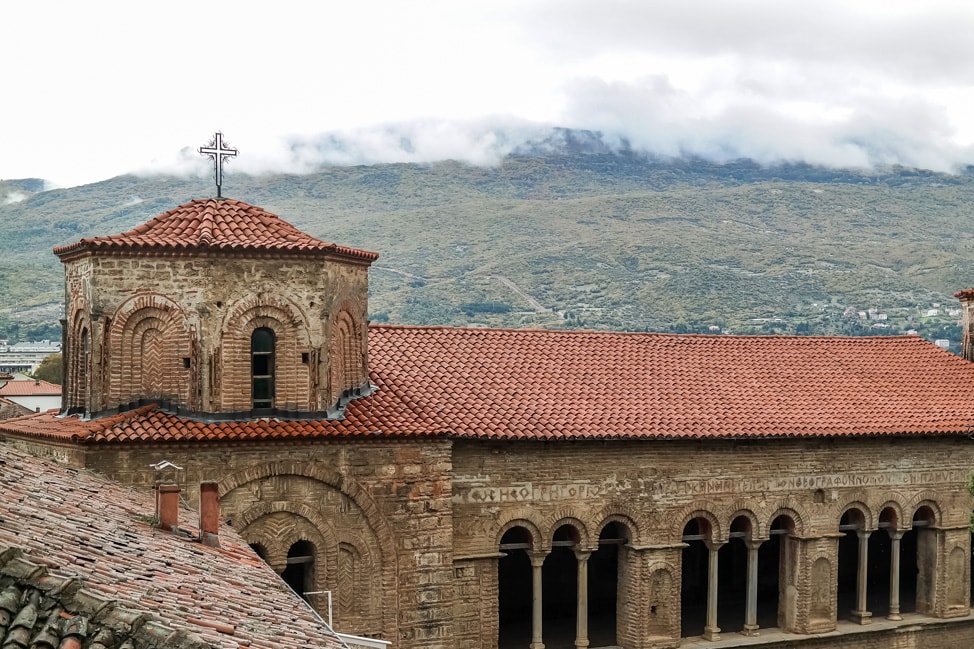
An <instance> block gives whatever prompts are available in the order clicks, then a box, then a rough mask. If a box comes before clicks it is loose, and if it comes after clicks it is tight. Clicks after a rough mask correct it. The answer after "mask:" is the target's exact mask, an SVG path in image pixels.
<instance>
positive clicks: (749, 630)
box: [741, 624, 761, 638]
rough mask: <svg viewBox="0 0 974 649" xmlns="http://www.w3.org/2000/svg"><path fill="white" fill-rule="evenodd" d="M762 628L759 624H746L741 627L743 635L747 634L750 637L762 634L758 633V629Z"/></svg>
mask: <svg viewBox="0 0 974 649" xmlns="http://www.w3.org/2000/svg"><path fill="white" fill-rule="evenodd" d="M760 628H761V627H759V626H758V625H757V624H745V625H744V628H743V629H741V635H746V636H748V637H749V638H754V637H756V636H759V635H761V634H760V633H758V629H760Z"/></svg>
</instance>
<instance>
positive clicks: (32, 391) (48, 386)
mask: <svg viewBox="0 0 974 649" xmlns="http://www.w3.org/2000/svg"><path fill="white" fill-rule="evenodd" d="M56 394H57V395H59V394H61V386H60V385H55V384H53V383H48V382H47V381H38V380H34V379H31V380H30V381H8V382H7V383H6V385H3V386H0V397H38V396H51V395H56Z"/></svg>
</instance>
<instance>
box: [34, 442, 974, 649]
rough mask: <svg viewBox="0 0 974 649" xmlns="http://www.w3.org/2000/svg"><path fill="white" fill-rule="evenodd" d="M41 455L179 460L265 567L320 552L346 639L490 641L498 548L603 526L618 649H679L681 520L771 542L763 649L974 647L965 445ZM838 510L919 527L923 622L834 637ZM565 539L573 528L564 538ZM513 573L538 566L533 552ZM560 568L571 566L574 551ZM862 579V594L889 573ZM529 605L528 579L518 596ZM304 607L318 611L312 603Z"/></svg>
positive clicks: (715, 538) (288, 448) (264, 448)
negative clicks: (217, 499)
mask: <svg viewBox="0 0 974 649" xmlns="http://www.w3.org/2000/svg"><path fill="white" fill-rule="evenodd" d="M16 443H17V444H19V445H26V446H34V445H36V446H38V447H39V448H40V447H47V446H48V445H46V444H44V443H37V442H32V441H29V440H18V441H17V442H16ZM51 448H53V449H54V450H55V451H57V452H58V453H60V454H62V455H65V456H66V457H65V458H64V459H65V461H71V462H72V463H74V464H83V465H86V466H88V467H90V468H93V469H96V470H98V471H101V472H103V473H106V474H108V475H110V476H112V477H114V478H116V479H118V480H120V481H122V482H125V483H129V484H136V485H142V486H145V487H149V486H151V485H152V484H153V483H154V482H155V481H156V480H157V479H158V478H159V475H158V474H157V473H156V472H155V471H154V470H153V469H151V468H150V466H149V465H150V464H152V463H155V462H158V461H160V460H163V459H167V460H170V461H171V462H174V463H175V464H177V465H180V466H181V467H183V471H182V472H181V473H179V474H178V475H179V480H180V481H181V482H182V483H183V484H185V485H186V487H187V489H188V493H189V500H190V502H191V503H192V502H194V501H195V497H196V496H195V491H194V490H195V485H197V484H198V483H199V482H200V481H203V480H206V481H211V480H212V481H216V482H218V483H219V485H220V493H221V506H222V508H223V514H224V516H225V517H226V518H229V519H230V520H231V522H232V524H233V525H234V526H235V527H236V528H237V529H238V530H239V531H240V532H241V534H242V535H243V536H244V538H246V539H247V540H248V541H249V542H251V543H253V544H255V545H258V546H260V547H261V548H262V549H263V550H264V551H265V556H266V558H267V560H268V561H269V562H270V563H271V565H273V566H274V567H275V568H277V569H279V570H280V569H282V568H283V566H284V565H286V556H287V555H286V553H287V549H288V547H289V546H290V545H292V544H293V543H294V542H295V541H297V540H303V541H308V542H310V543H311V544H312V545H313V547H314V549H315V553H316V554H315V584H314V588H315V589H318V590H332V591H333V594H334V602H335V604H334V613H335V622H336V627H337V628H338V630H339V631H344V632H349V633H354V634H359V635H371V636H374V637H380V638H383V639H386V640H390V641H392V642H393V646H394V647H401V648H404V649H420V648H427V647H429V648H442V649H448V648H449V649H453V648H455V649H474V648H475V647H485V648H488V649H490V648H491V647H496V646H497V641H498V632H499V625H500V622H499V612H498V602H499V598H500V591H501V587H500V584H499V578H498V574H499V573H498V571H499V562H500V561H502V560H503V559H502V557H504V556H505V555H509V554H511V553H516V552H527V553H529V554H531V555H532V557H533V558H532V561H537V562H538V566H542V565H543V562H544V561H545V560H547V559H546V557H548V556H551V555H553V554H554V553H555V552H556V551H557V552H561V553H562V555H563V556H564V554H565V552H567V550H568V549H567V548H566V547H564V546H565V544H566V543H567V544H572V549H573V550H577V551H579V553H580V554H579V555H578V556H587V557H588V561H589V565H592V564H593V563H594V562H595V558H596V557H597V556H598V553H599V552H601V551H602V549H603V546H602V545H601V544H600V539H599V537H600V534H601V533H603V532H604V531H605V530H606V529H609V528H610V527H611V529H612V530H613V533H612V534H611V535H610V536H614V537H615V536H620V535H621V536H622V537H623V538H621V539H617V540H619V541H622V544H621V545H618V546H617V548H618V549H617V553H618V554H617V558H616V561H617V565H618V584H617V586H616V589H617V590H616V600H617V601H616V618H617V619H616V625H615V638H616V644H617V645H618V646H620V647H624V648H625V649H661V648H664V647H678V646H681V645H685V644H686V641H683V640H681V637H680V636H681V633H682V631H681V629H682V628H681V622H682V618H681V616H682V614H683V612H682V611H681V591H682V587H681V584H682V580H683V579H684V578H685V576H684V574H685V573H684V568H685V566H684V562H685V561H686V560H687V559H686V557H688V556H691V555H688V554H687V553H688V552H690V550H689V549H688V546H690V545H693V544H700V543H701V542H700V541H692V542H687V541H685V532H686V529H687V524H688V523H689V522H690V521H697V522H698V523H697V525H698V527H697V528H694V529H696V530H697V531H698V532H700V534H699V536H700V537H703V538H705V541H704V543H706V544H708V547H713V548H715V549H716V551H717V552H718V556H719V557H720V559H719V561H720V562H724V561H725V558H724V557H725V555H724V554H721V553H723V552H725V548H726V547H728V546H730V545H731V544H734V543H740V541H741V540H742V537H746V540H748V541H749V542H752V543H755V544H758V545H762V544H771V543H774V542H777V543H780V548H779V550H778V552H779V553H780V556H781V557H783V558H782V559H780V560H779V561H778V562H777V563H775V564H774V565H773V566H772V567H771V568H770V569H771V570H776V571H780V572H779V575H778V583H779V597H778V605H779V618H778V624H777V626H778V627H779V629H781V630H784V631H787V632H788V634H787V636H786V637H787V639H788V644H783V641H782V643H778V644H776V643H775V642H777V641H774V642H771V640H772V639H773V638H772V637H765V640H766V641H768V642H771V644H767V645H766V646H769V647H779V646H781V647H784V646H798V647H810V648H811V647H820V646H824V645H822V644H821V642H823V641H822V640H821V639H819V638H817V637H815V635H814V634H822V633H826V634H828V638H829V639H828V643H829V645H830V646H832V647H840V648H841V647H849V648H852V647H877V648H878V647H903V648H904V649H906V648H910V647H935V648H936V647H940V646H943V647H946V646H948V645H952V646H953V647H960V646H974V618H971V616H970V608H969V603H970V595H969V587H970V580H971V574H970V539H971V534H970V530H969V522H970V513H971V510H972V506H974V502H972V498H971V496H970V495H969V494H968V492H967V489H966V483H967V477H968V475H969V474H970V472H971V467H972V466H974V443H972V442H971V441H970V440H968V439H966V438H963V439H902V438H898V439H888V440H878V439H860V440H855V439H852V440H837V439H832V440H794V439H783V440H766V441H615V442H612V441H591V442H529V441H513V442H506V441H505V442H499V441H497V442H495V441H465V440H454V441H449V440H422V441H396V440H388V439H386V440H383V439H376V440H367V441H365V440H353V441H345V442H342V441H321V442H263V443H246V444H234V443H226V444H170V445H162V444H158V445H140V446H137V447H136V446H132V445H117V446H102V445H99V446H95V447H89V448H86V449H82V450H78V448H77V447H71V446H70V445H62V447H51ZM72 448H73V449H74V450H73V451H72V452H69V450H70V449H72ZM850 512H852V513H855V514H856V516H858V517H860V518H861V520H862V528H861V530H860V531H861V532H862V533H863V534H866V535H871V536H870V538H871V537H872V536H877V535H879V536H882V535H886V534H888V533H889V531H890V530H893V531H896V530H897V529H899V530H903V531H905V532H907V533H912V534H913V535H914V536H915V539H916V540H915V544H914V546H913V549H912V550H911V551H912V552H914V553H915V555H916V564H915V565H916V566H917V567H916V570H917V571H918V573H917V577H916V589H917V596H916V602H915V607H914V608H915V612H909V609H908V615H906V616H905V619H904V621H903V622H896V623H891V622H888V621H887V620H886V619H885V614H886V613H885V611H881V612H878V613H875V614H874V615H876V619H875V621H874V623H873V624H872V625H867V626H858V625H851V624H846V623H842V624H840V625H839V627H838V629H837V626H836V624H837V620H845V619H848V617H849V609H847V608H841V609H840V606H839V604H840V602H839V600H838V583H839V580H840V575H841V572H840V570H841V569H840V565H839V564H840V562H841V561H843V560H845V559H843V557H842V550H841V544H842V543H843V538H844V537H846V536H847V534H849V532H843V531H841V530H840V529H839V526H840V522H841V521H843V520H846V521H850V520H855V519H856V516H850V515H848V514H849V513H850ZM844 515H845V516H846V518H843V516H844ZM915 515H916V516H918V518H917V521H918V523H917V527H916V528H915V529H912V526H913V522H914V516H915ZM775 521H777V522H776V523H775V525H776V526H780V525H782V524H783V523H782V521H788V522H790V523H789V527H788V529H772V523H773V522H775ZM190 523H192V522H190ZM513 529H522V530H523V531H524V534H523V535H521V536H518V537H517V538H518V539H519V540H520V539H526V540H527V541H528V543H527V545H530V547H529V548H526V549H520V548H519V549H515V550H506V549H504V548H502V547H501V539H502V538H503V537H504V536H505V533H506V532H508V531H510V530H513ZM566 529H569V530H574V531H573V532H572V533H571V534H568V535H565V534H564V530H566ZM559 530H561V532H562V534H561V536H558V537H556V532H557V531H559ZM776 535H777V536H776ZM776 538H777V539H778V541H775V539H776ZM558 539H562V540H561V541H559V542H556V541H557V540H558ZM566 539H567V540H566ZM559 543H560V544H561V545H559ZM704 552H705V550H704ZM524 565H525V566H527V568H526V570H532V569H533V568H531V567H530V566H529V564H528V561H527V559H525V560H524ZM560 565H562V566H567V568H564V569H565V570H567V571H571V570H573V569H574V568H573V566H574V559H572V560H571V562H570V563H562V564H560ZM720 565H722V566H723V565H724V564H723V563H721V564H720ZM766 569H769V568H768V567H767V566H764V567H763V568H762V570H766ZM544 570H547V568H545V569H544ZM723 572H724V570H723V568H722V569H721V574H723ZM691 573H692V571H691ZM591 579H593V580H594V579H595V577H594V573H593V576H592V577H591ZM870 579H871V587H872V585H875V584H874V583H873V582H876V581H877V580H878V582H879V583H883V582H884V581H885V580H886V579H887V577H886V575H885V574H879V576H878V577H876V575H872V576H871V577H870ZM530 595H531V590H530V587H529V586H528V587H527V590H526V592H525V593H522V594H520V595H519V597H522V598H523V597H526V598H527V599H528V601H529V600H530ZM312 601H313V602H314V604H315V605H316V606H317V607H318V608H319V610H322V611H323V608H324V601H323V600H322V599H321V598H320V597H319V598H313V599H312ZM566 601H568V600H566ZM595 603H597V602H592V604H593V605H594V604H595ZM910 603H913V602H912V600H911V602H910ZM743 622H744V620H743V619H741V620H737V621H736V622H735V624H734V625H733V626H728V625H725V628H723V629H722V635H721V638H722V640H723V642H724V643H729V644H725V645H723V646H734V645H735V643H734V638H740V639H741V641H742V642H744V641H745V640H747V639H746V638H745V637H744V636H739V635H738V632H740V631H741V630H742V626H743ZM765 626H768V625H765ZM887 627H889V628H887ZM759 632H764V633H765V634H766V633H767V629H762V630H759ZM698 633H699V632H698ZM928 639H929V641H928ZM816 643H819V644H816ZM938 643H940V644H938ZM593 646H595V645H593Z"/></svg>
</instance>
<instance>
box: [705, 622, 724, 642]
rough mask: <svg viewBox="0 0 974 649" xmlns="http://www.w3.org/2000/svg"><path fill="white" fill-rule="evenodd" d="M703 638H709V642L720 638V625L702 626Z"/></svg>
mask: <svg viewBox="0 0 974 649" xmlns="http://www.w3.org/2000/svg"><path fill="white" fill-rule="evenodd" d="M703 639H704V640H710V641H711V642H716V641H717V640H720V627H719V626H705V627H704V628H703Z"/></svg>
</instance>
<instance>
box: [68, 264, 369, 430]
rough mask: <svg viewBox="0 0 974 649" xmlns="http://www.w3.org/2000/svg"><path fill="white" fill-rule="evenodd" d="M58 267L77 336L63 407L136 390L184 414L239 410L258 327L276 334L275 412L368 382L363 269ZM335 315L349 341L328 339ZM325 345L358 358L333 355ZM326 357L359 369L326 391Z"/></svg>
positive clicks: (99, 404) (110, 403)
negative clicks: (83, 337) (85, 334)
mask: <svg viewBox="0 0 974 649" xmlns="http://www.w3.org/2000/svg"><path fill="white" fill-rule="evenodd" d="M65 273H66V298H67V305H66V315H67V319H68V322H69V326H70V327H71V331H72V336H73V338H74V340H75V341H76V342H75V344H74V345H72V346H71V347H70V348H69V349H68V350H67V354H68V356H69V358H68V360H67V363H68V368H69V371H68V377H67V384H68V385H67V386H66V391H65V393H66V405H67V406H68V407H87V408H88V409H89V410H90V411H93V412H97V411H101V410H106V409H109V408H114V407H116V406H118V405H119V404H123V405H124V404H126V403H129V402H130V401H131V400H132V398H133V397H134V396H137V395H138V394H141V396H148V397H157V396H162V397H165V398H172V399H173V400H174V401H176V402H177V403H179V404H180V405H188V406H189V407H190V408H191V409H192V410H200V409H202V410H203V411H206V412H218V411H228V412H232V411H239V410H249V409H250V407H251V406H250V398H249V395H250V360H249V345H250V334H251V332H252V331H253V330H254V329H255V328H257V327H269V328H271V329H272V330H274V332H275V335H276V336H277V337H278V350H277V357H276V361H277V362H276V372H275V382H276V384H277V393H278V394H277V401H278V402H279V406H278V407H282V408H287V409H294V410H325V409H327V408H328V407H330V406H333V405H334V404H335V402H337V400H338V399H339V398H340V397H341V393H342V390H344V389H345V388H346V387H348V385H353V386H361V385H363V384H364V383H365V382H366V380H367V375H366V363H365V356H366V333H365V327H364V323H365V320H366V317H367V316H366V311H367V303H366V301H367V297H366V296H367V294H368V274H367V268H366V267H365V266H361V265H358V264H352V263H342V262H338V261H327V260H324V259H308V258H286V257H252V258H244V257H236V256H232V255H211V256H206V255H202V256H194V257H192V258H190V257H187V258H181V257H151V256H140V257H129V256H98V257H83V258H81V259H78V260H75V261H71V262H68V263H67V264H66V266H65ZM342 314H344V316H343V315H342ZM345 320H350V321H351V322H353V323H354V325H355V326H353V327H351V328H349V327H347V326H346V327H343V328H342V332H343V334H342V335H345V333H344V332H346V331H351V332H353V334H354V335H355V336H356V338H355V340H353V341H350V342H349V343H347V344H343V345H339V346H336V345H334V344H333V342H332V340H331V338H332V335H333V332H332V329H333V328H334V323H335V322H336V321H340V322H344V321H345ZM83 327H87V328H89V329H90V343H89V347H90V349H89V352H88V354H89V355H88V357H87V359H83V358H81V355H82V354H83V350H82V349H81V344H80V342H78V341H80V331H81V329H82V328H83ZM335 350H339V351H347V352H348V353H351V354H353V355H355V356H356V358H355V359H354V362H348V360H347V359H344V358H342V357H340V356H339V357H335V358H333V353H334V352H335ZM146 354H147V355H148V356H146V357H144V355H146ZM332 363H337V364H338V365H339V366H340V367H341V368H342V371H341V372H337V374H338V375H340V376H341V375H343V374H344V373H347V372H349V371H357V373H358V376H357V377H352V378H350V379H348V380H347V381H343V383H342V384H341V385H337V386H332V385H331V383H332V376H333V375H335V374H336V372H335V371H333V368H332ZM85 364H86V368H85V367H84V366H85ZM85 369H86V370H87V371H85ZM82 383H83V384H84V385H83V387H84V394H83V395H82V394H81V393H80V391H79V390H80V387H79V384H82ZM146 392H148V393H149V394H145V393H146Z"/></svg>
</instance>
